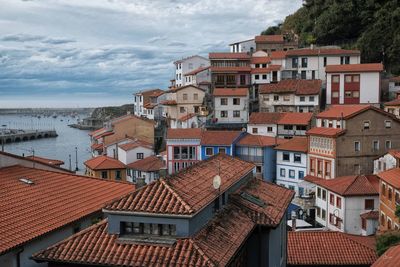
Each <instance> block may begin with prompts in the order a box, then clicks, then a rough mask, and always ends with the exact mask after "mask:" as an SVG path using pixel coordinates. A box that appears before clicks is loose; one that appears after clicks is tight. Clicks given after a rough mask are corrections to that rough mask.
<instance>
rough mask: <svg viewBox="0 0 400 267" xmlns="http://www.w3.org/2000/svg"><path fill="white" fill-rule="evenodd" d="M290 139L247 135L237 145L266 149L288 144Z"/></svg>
mask: <svg viewBox="0 0 400 267" xmlns="http://www.w3.org/2000/svg"><path fill="white" fill-rule="evenodd" d="M287 141H288V139H284V138H278V137H271V136H264V135H253V134H246V135H245V136H244V137H243V138H241V139H240V140H239V142H238V143H237V145H238V146H255V147H266V146H276V145H279V144H283V143H285V142H287Z"/></svg>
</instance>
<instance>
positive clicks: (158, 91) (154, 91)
mask: <svg viewBox="0 0 400 267" xmlns="http://www.w3.org/2000/svg"><path fill="white" fill-rule="evenodd" d="M163 93H164V91H163V90H161V89H158V88H157V89H147V90H143V91H139V92H137V93H134V95H142V96H143V97H145V98H148V97H151V96H159V95H162V94H163Z"/></svg>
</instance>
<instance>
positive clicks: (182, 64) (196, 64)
mask: <svg viewBox="0 0 400 267" xmlns="http://www.w3.org/2000/svg"><path fill="white" fill-rule="evenodd" d="M174 64H175V85H176V87H181V86H185V85H189V84H191V83H186V82H185V74H186V73H188V72H191V71H193V70H195V69H198V68H200V67H207V66H210V61H209V60H208V59H207V58H204V57H201V56H198V55H195V56H191V57H187V58H184V59H181V60H177V61H175V62H174Z"/></svg>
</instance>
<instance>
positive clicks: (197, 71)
mask: <svg viewBox="0 0 400 267" xmlns="http://www.w3.org/2000/svg"><path fill="white" fill-rule="evenodd" d="M209 68H210V66H207V67H200V68H197V69H195V70H192V71H189V72H187V73H185V74H184V76H189V75H196V74H197V73H200V72H202V71H205V70H207V69H209Z"/></svg>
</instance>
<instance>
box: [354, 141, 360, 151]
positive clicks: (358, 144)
mask: <svg viewBox="0 0 400 267" xmlns="http://www.w3.org/2000/svg"><path fill="white" fill-rule="evenodd" d="M360 147H361V144H360V142H359V141H355V142H354V151H356V152H359V151H360Z"/></svg>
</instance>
